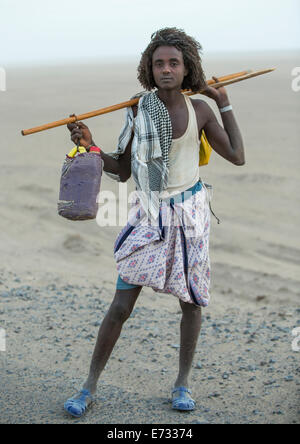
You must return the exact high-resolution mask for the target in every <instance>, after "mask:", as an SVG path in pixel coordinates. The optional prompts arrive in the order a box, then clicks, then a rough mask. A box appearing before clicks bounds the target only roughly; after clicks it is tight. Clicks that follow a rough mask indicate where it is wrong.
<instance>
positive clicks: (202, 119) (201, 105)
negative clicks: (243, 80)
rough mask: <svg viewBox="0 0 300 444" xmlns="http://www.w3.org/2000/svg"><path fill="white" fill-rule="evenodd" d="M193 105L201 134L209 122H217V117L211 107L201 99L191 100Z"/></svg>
mask: <svg viewBox="0 0 300 444" xmlns="http://www.w3.org/2000/svg"><path fill="white" fill-rule="evenodd" d="M191 102H192V104H193V107H194V110H195V113H196V118H197V122H198V128H199V134H201V131H202V129H203V128H204V127H205V126H206V125H207V123H208V122H210V121H214V120H215V115H214V112H213V110H212V109H211V107H210V106H209V105H208V104H207V103H206V102H205V101H204V100H201V99H191Z"/></svg>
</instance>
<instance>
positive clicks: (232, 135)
mask: <svg viewBox="0 0 300 444" xmlns="http://www.w3.org/2000/svg"><path fill="white" fill-rule="evenodd" d="M205 95H206V96H208V97H210V98H212V99H214V100H215V101H216V103H217V105H218V107H219V108H223V107H225V106H227V105H229V99H228V96H227V93H226V90H225V88H220V89H218V90H216V89H215V88H211V87H207V90H206V92H205ZM204 107H205V115H206V123H205V124H204V127H203V129H204V131H205V134H206V137H207V139H208V141H209V143H210V144H211V146H212V147H213V149H214V150H215V151H216V152H217V153H218V154H219V155H220V156H222V157H224V158H225V159H226V160H228V161H229V162H232V163H233V164H235V165H244V164H245V151H244V144H243V139H242V135H241V132H240V129H239V127H238V124H237V121H236V119H235V116H234V113H233V111H227V112H225V113H221V117H222V122H223V125H224V128H222V126H221V125H220V124H219V123H218V121H217V119H216V116H215V115H214V113H213V111H212V110H211V108H210V107H209V106H208V105H207V104H204Z"/></svg>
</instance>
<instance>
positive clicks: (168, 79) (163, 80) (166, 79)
mask: <svg viewBox="0 0 300 444" xmlns="http://www.w3.org/2000/svg"><path fill="white" fill-rule="evenodd" d="M170 80H173V79H172V77H162V78H161V81H162V82H169V81H170Z"/></svg>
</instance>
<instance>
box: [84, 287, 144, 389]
mask: <svg viewBox="0 0 300 444" xmlns="http://www.w3.org/2000/svg"><path fill="white" fill-rule="evenodd" d="M141 289H142V287H137V288H132V289H130V290H116V294H115V297H114V300H113V302H112V304H111V306H110V308H109V310H108V312H107V314H106V316H105V318H104V319H103V321H102V323H101V326H100V329H99V333H98V338H97V342H96V346H95V349H94V353H93V357H92V361H91V365H90V372H89V376H88V379H87V381H86V382H85V384H84V386H83V388H84V389H87V390H89V391H90V393H92V394H93V393H95V392H96V388H97V382H98V379H99V377H100V375H101V372H102V371H103V369H104V367H105V365H106V363H107V361H108V359H109V357H110V355H111V352H112V350H113V348H114V346H115V344H116V342H117V340H118V338H119V336H120V333H121V330H122V327H123V324H124V322H125V321H126V320H127V319H128V318H129V317H130V315H131V312H132V310H133V308H134V305H135V303H136V300H137V298H138V296H139V294H140V292H141Z"/></svg>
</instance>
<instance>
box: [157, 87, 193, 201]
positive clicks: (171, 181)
mask: <svg viewBox="0 0 300 444" xmlns="http://www.w3.org/2000/svg"><path fill="white" fill-rule="evenodd" d="M183 96H184V98H185V101H186V105H187V109H188V114H189V115H188V126H187V129H186V131H185V133H184V134H183V135H182V136H181V137H179V138H178V139H173V140H172V144H171V148H170V151H169V178H168V188H167V189H166V190H163V191H162V192H161V193H160V195H159V197H160V198H161V199H164V198H167V197H169V196H171V195H174V194H177V193H181V192H182V191H185V190H187V189H188V188H191V187H192V186H194V185H195V184H196V183H197V182H198V180H199V147H200V139H199V131H198V124H197V118H196V113H195V110H194V107H193V104H192V102H191V100H190V98H189V97H188V96H186V95H184V94H183Z"/></svg>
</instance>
